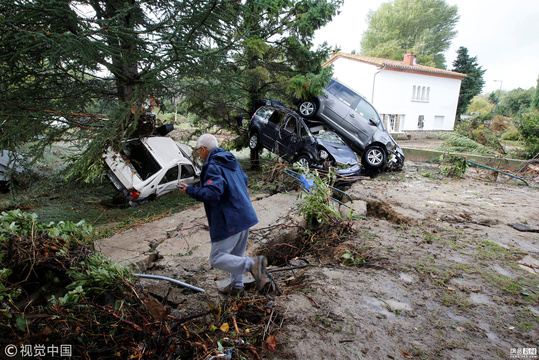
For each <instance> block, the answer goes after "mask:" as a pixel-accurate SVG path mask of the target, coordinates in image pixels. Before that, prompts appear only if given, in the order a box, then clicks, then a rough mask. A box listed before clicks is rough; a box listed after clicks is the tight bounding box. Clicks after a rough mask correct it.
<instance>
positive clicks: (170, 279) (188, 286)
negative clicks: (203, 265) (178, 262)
mask: <svg viewBox="0 0 539 360" xmlns="http://www.w3.org/2000/svg"><path fill="white" fill-rule="evenodd" d="M135 276H138V277H140V278H147V279H156V280H166V281H170V282H171V283H174V284H177V285H180V286H183V287H186V288H188V289H191V290H195V291H199V292H203V293H205V292H206V291H205V290H204V289H201V288H198V287H196V286H193V285H189V284H186V283H184V282H181V281H179V280H176V279H173V278H169V277H166V276H160V275H149V274H135Z"/></svg>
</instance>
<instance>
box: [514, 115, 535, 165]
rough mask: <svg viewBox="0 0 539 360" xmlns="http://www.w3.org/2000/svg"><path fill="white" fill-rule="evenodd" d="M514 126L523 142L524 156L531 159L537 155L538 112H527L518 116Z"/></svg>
mask: <svg viewBox="0 0 539 360" xmlns="http://www.w3.org/2000/svg"><path fill="white" fill-rule="evenodd" d="M516 126H517V128H518V131H519V132H520V135H522V140H523V141H524V146H525V149H524V156H525V157H527V158H532V157H534V156H535V155H537V154H538V153H539V112H538V111H534V112H529V113H525V114H522V115H520V116H519V117H518V118H517V120H516Z"/></svg>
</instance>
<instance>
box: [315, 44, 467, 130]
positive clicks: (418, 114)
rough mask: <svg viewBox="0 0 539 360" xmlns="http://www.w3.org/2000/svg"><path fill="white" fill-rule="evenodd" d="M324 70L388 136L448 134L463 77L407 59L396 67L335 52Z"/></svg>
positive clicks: (407, 56)
mask: <svg viewBox="0 0 539 360" xmlns="http://www.w3.org/2000/svg"><path fill="white" fill-rule="evenodd" d="M328 65H333V73H334V77H335V78H337V79H338V80H339V81H341V82H342V83H344V84H346V85H348V86H349V87H351V88H352V89H354V90H356V91H357V92H359V93H360V94H362V95H363V96H364V97H365V99H367V100H368V101H370V102H371V103H372V104H373V105H374V107H375V108H376V109H377V110H378V112H379V113H380V115H381V116H382V117H383V120H384V124H385V125H386V127H387V129H388V130H389V131H390V132H392V133H395V134H397V133H404V134H406V133H413V132H418V131H419V132H422V131H439V130H442V131H443V130H445V131H450V130H453V127H454V123H455V116H456V112H457V104H458V98H459V92H460V83H461V81H462V79H463V78H465V77H466V75H465V74H460V73H457V72H454V71H448V70H442V69H437V68H433V67H428V66H422V65H418V64H416V63H415V55H414V54H413V53H406V54H405V55H404V61H396V60H389V59H379V58H373V57H368V56H362V55H354V54H346V53H341V52H338V53H335V54H334V56H333V57H332V58H331V59H330V60H329V61H328V62H327V63H325V64H324V66H328Z"/></svg>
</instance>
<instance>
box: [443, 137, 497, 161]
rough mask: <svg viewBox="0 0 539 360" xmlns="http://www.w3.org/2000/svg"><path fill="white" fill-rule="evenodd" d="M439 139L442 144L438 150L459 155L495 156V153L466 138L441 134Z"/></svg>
mask: <svg viewBox="0 0 539 360" xmlns="http://www.w3.org/2000/svg"><path fill="white" fill-rule="evenodd" d="M439 136H440V138H441V139H443V140H444V144H443V145H441V146H440V147H439V150H442V151H447V152H453V153H461V154H477V155H495V154H496V152H495V151H493V150H492V149H489V148H488V147H486V146H484V145H482V144H480V143H478V142H476V141H474V140H473V139H471V138H470V137H468V136H465V135H462V134H459V133H457V132H453V133H441V134H440V135H439Z"/></svg>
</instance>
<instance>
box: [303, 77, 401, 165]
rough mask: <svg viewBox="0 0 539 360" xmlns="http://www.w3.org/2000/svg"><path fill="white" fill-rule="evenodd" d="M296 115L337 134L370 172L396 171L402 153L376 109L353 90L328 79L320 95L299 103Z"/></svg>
mask: <svg viewBox="0 0 539 360" xmlns="http://www.w3.org/2000/svg"><path fill="white" fill-rule="evenodd" d="M298 112H299V113H300V115H301V116H303V117H304V118H307V119H319V120H320V121H322V122H323V123H324V124H326V125H327V126H328V127H330V128H332V129H334V130H335V132H337V133H338V134H339V135H340V136H341V137H342V138H343V140H344V141H346V143H347V144H348V145H349V146H350V147H351V148H352V149H353V150H354V151H355V152H357V153H358V154H360V155H361V156H362V157H361V159H362V162H363V165H364V166H365V167H367V168H371V169H381V168H383V167H384V166H385V167H386V168H388V169H389V170H400V169H402V167H403V165H404V154H403V152H402V149H401V148H400V146H399V145H398V144H397V143H396V142H395V140H394V139H393V137H392V136H391V135H390V134H389V132H388V131H387V130H386V129H385V127H384V124H383V122H382V120H381V119H380V115H379V114H378V112H377V111H376V109H375V108H374V107H373V106H372V105H371V104H370V103H369V102H368V101H367V100H366V99H365V98H363V97H362V96H361V95H359V94H358V93H357V92H355V91H354V90H352V89H350V88H349V87H347V86H345V85H344V84H342V83H340V82H339V81H337V80H335V79H332V80H331V81H330V82H329V85H328V86H327V87H326V88H325V89H324V90H322V95H321V96H318V97H317V98H314V99H309V100H306V101H301V102H299V106H298Z"/></svg>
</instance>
